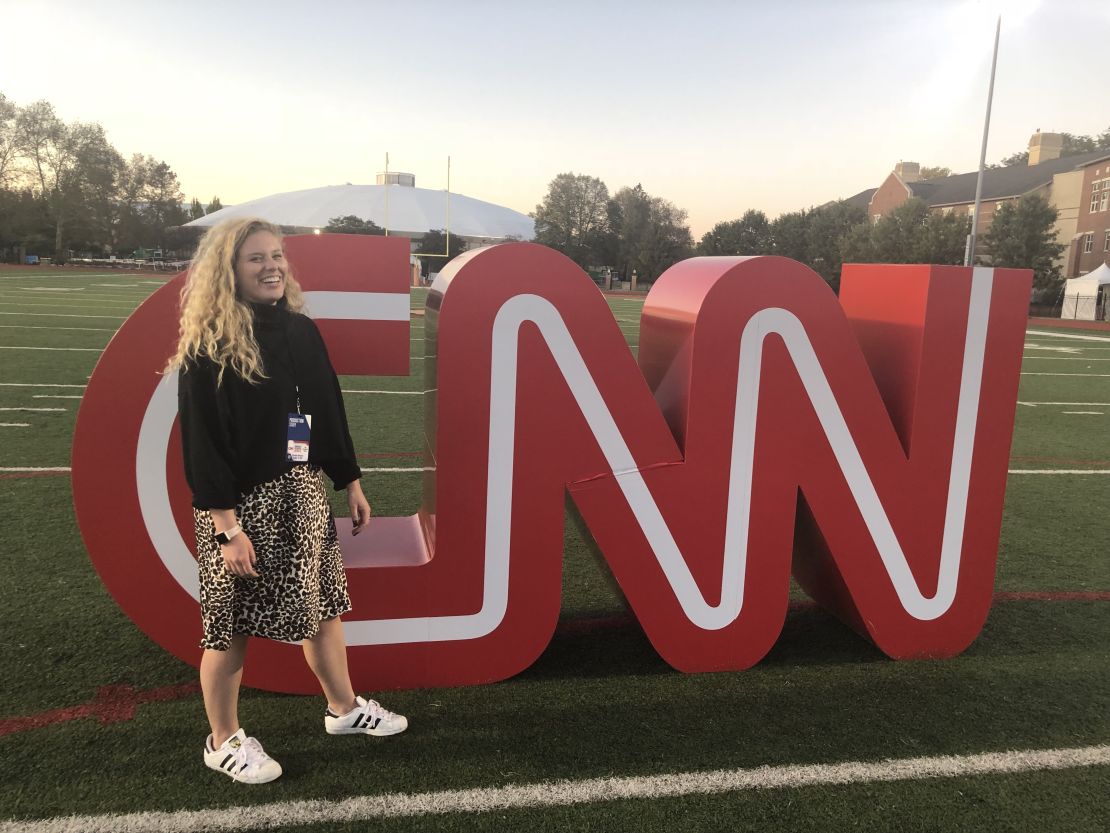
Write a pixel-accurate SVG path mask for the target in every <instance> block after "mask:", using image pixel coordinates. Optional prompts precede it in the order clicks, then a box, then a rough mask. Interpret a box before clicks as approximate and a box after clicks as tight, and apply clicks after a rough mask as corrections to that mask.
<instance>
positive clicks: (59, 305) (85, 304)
mask: <svg viewBox="0 0 1110 833" xmlns="http://www.w3.org/2000/svg"><path fill="white" fill-rule="evenodd" d="M93 304H107V305H108V306H110V307H116V308H120V307H122V308H124V309H129V310H133V309H134V308H135V307H136V306H137V305H136V304H132V303H129V302H126V301H98V300H96V299H95V298H90V299H89V300H85V299H84V298H82V299H80V301H77V302H75V303H65V302H63V301H55V302H54V303H52V304H40V303H38V302H37V301H13V300H11V299H9V298H0V306H4V307H9V308H10V307H35V308H39V307H49V308H50V309H104V307H102V306H92V305H93Z"/></svg>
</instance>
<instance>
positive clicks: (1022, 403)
mask: <svg viewBox="0 0 1110 833" xmlns="http://www.w3.org/2000/svg"><path fill="white" fill-rule="evenodd" d="M1018 404H1019V405H1028V406H1029V407H1030V408H1035V407H1037V406H1038V405H1072V406H1075V407H1077V408H1078V407H1080V406H1083V405H1095V406H1098V407H1103V406H1105V407H1107V408H1110V402H1018Z"/></svg>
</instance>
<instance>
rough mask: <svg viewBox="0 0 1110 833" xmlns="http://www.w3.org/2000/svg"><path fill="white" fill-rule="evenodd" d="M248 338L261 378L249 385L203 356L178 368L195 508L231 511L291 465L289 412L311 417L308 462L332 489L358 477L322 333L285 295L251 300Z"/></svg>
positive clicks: (187, 470)
mask: <svg viewBox="0 0 1110 833" xmlns="http://www.w3.org/2000/svg"><path fill="white" fill-rule="evenodd" d="M250 306H251V309H252V310H253V311H254V337H255V340H256V341H257V342H258V346H259V348H260V351H261V354H262V366H263V370H264V372H265V373H266V376H267V378H266V379H263V380H261V381H260V382H257V383H255V384H251V383H250V382H246V381H244V380H243V379H242V378H241V377H240V376H239V375H238V374H237V373H236V372H235V371H234V370H232V369H231V368H228V369H227V370H226V371H224V378H223V381H222V382H221V383H220V384H218V385H217V383H216V379H217V376H218V374H219V367H218V366H217V365H216V364H215V363H214V362H212V361H211V360H210V359H208V357H207V356H201V357H200V359H199V360H198V361H197V362H189V363H187V364H186V365H185V366H184V367H183V368H181V371H180V373H179V377H178V388H177V397H178V399H177V401H178V414H179V415H180V418H181V440H182V447H183V451H184V454H185V478H186V480H187V481H188V482H189V487H190V488H191V489H192V491H193V506H195V507H196V508H197V509H232V508H234V507H235V505H236V504H237V503H238V502H239V499H240V497H241V496H242V495H244V494H246V493H247V492H249V491H250V490H251V489H253V488H254V487H255V486H257V485H258V484H260V483H265V482H267V481H269V480H273V479H274V478H276V477H280V476H281V475H283V474H285V473H286V472H287V471H289V470H290V469H291V468H292V467H293V466H295V465H298V464H297V463H290V462H288V461H287V460H286V459H285V454H286V441H287V427H288V415H289V414H291V413H296V410H297V394H296V388H297V387H298V386H299V387H300V398H301V411H302V412H303V413H305V414H311V415H312V439H311V443H310V445H309V453H308V462H309V463H310V464H315V465H318V466H320V467H321V468H322V469H323V470H324V473H325V474H327V475H328V477H330V478H331V480H332V482H333V483H334V484H335V488H336V490H339V489H342V488H344V487H345V486H346V485H347V484H348V483H350V482H351V481H352V480H357V479H358V478H359V476H360V475H361V473H362V472H361V471H360V470H359V467H358V463H356V462H355V450H354V444H353V443H352V442H351V434H350V431H349V430H348V428H347V413H346V411H345V410H344V408H343V396H342V394H341V393H340V390H339V380H338V379H337V378H336V375H335V371H334V370H333V369H332V366H331V360H330V359H329V358H328V351H327V348H326V347H325V346H324V340H323V338H321V336H320V331H319V330H318V329H317V328H316V325H315V324H314V323H313V322H312V320H311V319H310V318H308V317H307V316H304V315H300V314H299V313H292V312H289V310H288V309H287V308H286V304H285V299H282V300H281V301H279V302H278V303H277V304H276V305H271V304H251V305H250Z"/></svg>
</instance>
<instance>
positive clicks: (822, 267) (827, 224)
mask: <svg viewBox="0 0 1110 833" xmlns="http://www.w3.org/2000/svg"><path fill="white" fill-rule="evenodd" d="M866 222H867V210H866V209H865V208H863V207H861V206H858V205H851V204H849V203H847V202H845V201H844V200H838V201H836V202H830V203H826V204H825V205H822V206H818V207H817V208H815V209H813V210H812V211H810V212H809V216H808V217H807V218H806V256H807V257H806V261H805V262H806V263H807V264H808V265H809V266H810V268H812V269H813V271H815V272H816V273H817V274H819V275H820V276H821V277H822V278H824V279H825V280H826V281H827V282H828V284H829V285H830V286H831V287H833V288H834V289H835V288H836V287H838V286H840V267H841V264H843V262H844V253H843V252H842V251H841V241H842V240H843V239H844V237H846V236H847V235H848V233H849V232H850V231H851V229H852V228H853V227H855V226H858V225H859V224H860V223H866Z"/></svg>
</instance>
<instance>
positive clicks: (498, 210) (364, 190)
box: [186, 185, 536, 240]
mask: <svg viewBox="0 0 1110 833" xmlns="http://www.w3.org/2000/svg"><path fill="white" fill-rule="evenodd" d="M387 192H388V217H387V214H386V196H387ZM450 196H451V199H450V210H451V215H450V231H451V233H452V234H458V235H460V236H462V237H468V238H479V239H485V240H499V239H504V238H506V237H518V238H520V239H522V240H531V239H532V238H533V237H535V236H536V231H535V223H534V222H533V220H532V218H531V217H529V216H528V215H526V214H521V213H520V212H519V211H513V210H512V209H511V208H506V207H504V206H501V205H495V204H493V203H491V202H484V201H483V200H477V199H474V198H473V197H467V196H464V195H463V194H454V193H452V194H451V195H450ZM447 209H448V201H447V192H446V191H432V190H430V189H427V188H415V187H408V186H403V185H328V186H325V187H323V188H309V189H306V190H304V191H286V192H285V193H281V194H271V195H270V196H267V197H261V198H259V199H256V200H250V201H249V202H244V203H239V204H238V205H233V206H228V207H226V208H221V209H220V210H219V211H213V212H212V213H211V214H208V215H207V216H205V217H201V218H199V219H196V220H193V221H192V222H190V223H186V225H188V226H213V225H215V224H216V223H218V222H220V221H221V220H225V219H228V218H230V217H250V216H254V217H262V218H263V219H266V220H269V221H270V222H271V223H276V224H277V225H279V226H290V227H295V228H323V227H324V226H326V225H327V224H328V221H329V220H331V219H332V218H333V217H345V216H348V215H354V216H356V217H359V218H360V219H363V220H372V221H373V222H375V223H377V224H378V225H379V226H382V227H383V228H388V229H389V233H390V234H398V235H402V236H404V235H422V234H425V233H426V232H429V231H431V230H433V229H445V228H448V216H447Z"/></svg>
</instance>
